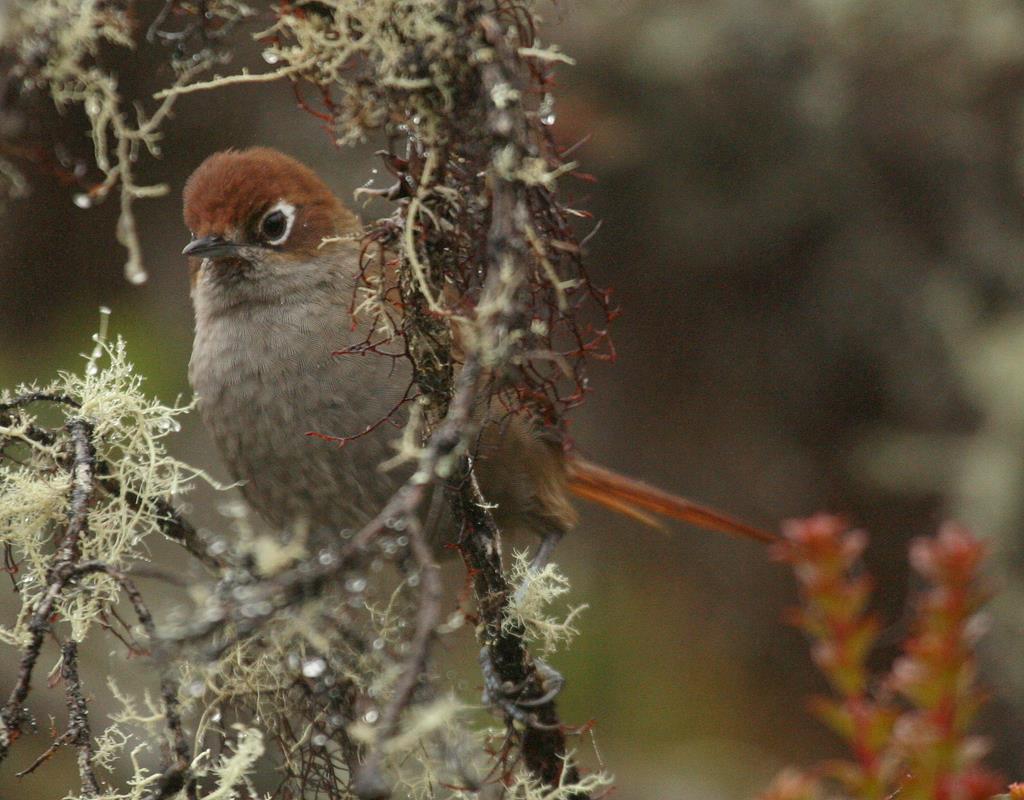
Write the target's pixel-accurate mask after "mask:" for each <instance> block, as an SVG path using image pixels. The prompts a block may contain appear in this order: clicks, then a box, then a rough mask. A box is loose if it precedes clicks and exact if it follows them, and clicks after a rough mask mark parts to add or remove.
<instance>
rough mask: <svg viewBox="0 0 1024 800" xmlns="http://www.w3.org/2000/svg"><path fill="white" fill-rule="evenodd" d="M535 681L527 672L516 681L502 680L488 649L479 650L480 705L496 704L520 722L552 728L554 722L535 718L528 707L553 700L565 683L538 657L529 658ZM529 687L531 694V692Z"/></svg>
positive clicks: (533, 707)
mask: <svg viewBox="0 0 1024 800" xmlns="http://www.w3.org/2000/svg"><path fill="white" fill-rule="evenodd" d="M533 664H534V667H535V670H536V676H537V678H538V681H537V682H535V681H534V680H532V678H533V676H532V675H531V676H527V677H526V678H524V679H523V680H522V681H520V682H519V683H513V682H512V681H503V680H502V679H501V676H500V675H499V674H498V669H497V667H495V665H494V660H493V659H492V658H491V651H490V649H489V648H487V647H484V648H482V649H481V650H480V669H481V671H482V672H483V676H484V691H483V696H482V698H481V699H482V701H483V703H484V705H487V706H492V707H497V708H500V709H501V710H502V711H503V712H504V713H505V714H506V715H507V716H508V717H510V718H511V719H514V720H515V721H516V722H519V723H521V724H523V725H526V726H528V727H531V728H537V729H540V730H552V729H554V728H557V727H558V725H548V724H545V723H543V722H541V721H540V720H539V719H538V718H537V714H536V713H535V712H534V711H533V710H532V709H536V708H539V707H540V706H543V705H547V704H548V703H550V702H551V701H552V700H554V699H555V698H556V697H557V696H558V693H559V692H561V691H562V688H563V687H564V686H565V678H564V677H563V676H562V673H560V672H559V671H558V670H556V669H555V668H554V667H552V666H550V665H549V664H547V663H546V662H544V661H541V659H539V658H535V659H534V660H533ZM531 690H532V692H533V696H531ZM537 692H539V694H537Z"/></svg>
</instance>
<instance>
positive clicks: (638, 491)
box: [568, 456, 778, 542]
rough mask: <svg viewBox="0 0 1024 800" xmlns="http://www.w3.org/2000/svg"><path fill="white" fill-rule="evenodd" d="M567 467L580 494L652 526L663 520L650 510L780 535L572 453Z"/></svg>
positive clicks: (739, 531) (719, 527)
mask: <svg viewBox="0 0 1024 800" xmlns="http://www.w3.org/2000/svg"><path fill="white" fill-rule="evenodd" d="M568 468H569V490H570V491H571V492H572V493H573V494H575V495H576V496H577V497H583V498H585V499H587V500H591V501H593V502H595V503H598V504H600V505H602V506H604V507H605V508H609V509H611V510H612V511H616V512H618V513H620V514H625V515H626V516H629V517H633V518H634V519H638V520H640V521H641V522H643V523H645V524H647V525H651V526H652V527H656V528H659V527H661V524H660V523H659V521H658V520H657V519H656V518H655V517H653V516H651V514H650V513H648V512H653V513H654V514H658V515H661V516H663V517H668V518H670V519H677V520H680V521H682V522H688V523H690V524H691V525H697V526H698V527H701V528H705V529H707V530H712V531H720V532H722V533H731V534H734V535H737V536H744V537H746V538H748V539H755V540H757V541H759V542H774V541H776V540H777V539H778V537H777V536H775V535H774V534H772V533H769V532H768V531H764V530H761V529H760V528H755V527H753V526H752V525H747V524H746V523H744V522H740V521H739V520H736V519H733V518H732V517H730V516H728V515H727V514H723V513H722V512H720V511H716V510H715V509H713V508H708V507H707V506H702V505H698V504H697V503H691V502H690V501H689V500H686V499H684V498H682V497H677V496H676V495H674V494H669V493H668V492H665V491H662V490H661V489H658V488H656V487H654V486H651V485H650V484H648V483H644V482H643V481H638V480H634V479H633V478H627V477H626V476H625V475H619V474H618V473H616V472H612V471H611V470H609V469H605V468H604V467H599V466H598V465H597V464H592V463H591V462H589V461H586V460H584V459H582V458H579V457H576V456H573V457H571V458H570V459H569V461H568Z"/></svg>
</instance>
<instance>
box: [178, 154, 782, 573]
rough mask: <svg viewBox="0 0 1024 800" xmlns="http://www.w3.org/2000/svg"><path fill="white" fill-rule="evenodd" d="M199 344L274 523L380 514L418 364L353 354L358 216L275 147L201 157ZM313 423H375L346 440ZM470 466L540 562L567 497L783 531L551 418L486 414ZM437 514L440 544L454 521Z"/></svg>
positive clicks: (208, 399) (192, 200)
mask: <svg viewBox="0 0 1024 800" xmlns="http://www.w3.org/2000/svg"><path fill="white" fill-rule="evenodd" d="M184 217H185V224H186V225H187V227H188V229H189V231H190V232H191V234H192V240H191V241H190V242H189V243H188V244H187V245H186V246H185V248H184V250H183V254H184V255H186V256H189V259H190V268H191V282H192V301H193V305H194V309H195V340H194V345H193V350H192V357H191V361H190V364H189V379H190V381H191V384H192V387H193V389H194V390H195V393H196V396H197V398H198V403H199V409H200V413H201V416H202V418H203V421H204V423H205V425H206V427H207V428H208V429H209V432H210V434H211V435H212V437H213V439H214V440H215V442H216V444H217V446H218V448H219V450H220V452H221V455H222V456H223V458H224V461H225V463H226V465H227V467H228V469H229V471H230V473H231V474H232V476H233V478H234V479H235V480H237V481H238V482H239V483H240V485H241V488H242V492H243V494H244V495H245V498H246V499H247V501H248V503H249V504H250V505H251V506H252V508H253V509H254V510H255V511H256V512H257V513H258V514H260V515H261V516H262V517H263V518H264V519H265V520H266V521H267V522H268V523H269V524H270V525H272V526H275V527H276V528H278V529H280V530H285V529H287V528H288V527H289V526H293V525H296V524H297V523H302V524H303V525H305V526H308V529H309V530H311V531H319V532H321V533H320V535H328V536H329V535H330V534H331V532H332V531H333V532H337V531H339V530H341V529H344V528H353V527H357V526H360V525H361V524H365V522H366V521H367V520H369V519H372V518H373V516H375V515H376V514H377V513H378V512H379V511H380V509H381V508H382V507H383V505H384V504H385V503H386V502H387V500H388V498H389V497H391V495H392V494H393V493H394V492H395V491H396V490H397V488H398V487H399V486H400V485H401V483H402V481H403V479H404V476H403V475H402V474H401V471H400V470H390V471H382V470H381V464H382V463H383V462H385V461H387V460H388V459H389V458H390V457H392V456H393V455H394V452H395V449H394V444H395V439H396V437H399V436H401V430H400V428H401V426H400V425H376V427H374V426H375V424H376V423H377V422H378V421H379V420H381V419H383V418H386V417H387V416H388V415H389V414H390V415H393V414H394V413H395V411H394V410H395V409H396V408H399V409H400V408H401V407H402V400H403V397H405V396H406V394H407V391H408V387H409V385H410V374H411V373H410V369H411V367H409V366H403V365H402V363H401V362H397V363H396V361H395V360H394V359H389V358H383V357H378V358H374V357H367V356H366V355H365V354H362V355H360V354H355V353H348V354H345V353H346V350H345V349H346V346H347V345H350V344H352V343H354V342H357V341H359V340H361V339H365V337H366V333H365V330H362V329H361V323H360V321H359V320H358V319H354V318H353V314H354V312H353V307H354V306H353V291H354V287H355V286H356V284H357V281H358V279H359V277H360V246H359V240H360V238H361V232H362V225H361V223H360V221H359V219H358V217H357V216H356V215H355V214H354V213H353V212H352V211H351V210H349V209H348V208H347V207H346V206H345V204H344V203H342V202H341V201H340V200H339V199H338V198H337V197H336V196H335V195H334V193H333V192H332V191H331V189H330V188H329V187H328V186H327V185H326V184H325V183H324V181H322V180H321V179H320V178H319V177H318V176H317V174H316V173H315V172H314V171H312V170H311V169H309V168H308V167H306V166H304V165H303V164H300V163H299V162H298V161H296V160H294V159H293V158H290V157H289V156H286V155H284V154H282V153H279V152H277V151H275V150H271V149H266V148H252V149H248V150H240V151H237V150H231V151H225V152H220V153H216V154H214V155H212V156H210V157H209V158H207V159H206V160H205V161H204V162H203V163H202V164H201V165H200V166H199V167H198V168H197V169H196V170H195V172H194V173H193V174H192V175H191V177H190V178H189V179H188V182H187V184H186V186H185V190H184ZM310 431H369V432H368V433H367V435H365V436H362V437H360V438H358V440H355V441H351V442H350V443H348V444H347V445H346V446H344V447H339V446H336V445H332V444H330V443H327V442H324V441H321V440H318V439H316V438H311V437H310V436H308V435H307V434H308V433H309V432H310ZM477 439H478V441H479V444H478V445H477V449H476V451H475V452H474V454H473V455H474V472H475V474H476V477H477V479H478V482H479V485H480V489H481V492H482V494H483V497H484V498H485V499H486V500H487V502H488V503H489V504H492V505H493V514H494V519H495V522H496V524H497V525H498V528H499V530H501V531H502V532H503V533H506V532H508V533H518V532H527V533H532V534H533V535H535V536H537V537H539V539H540V541H541V544H540V546H539V548H538V550H537V552H536V555H535V556H534V559H533V563H534V565H535V566H540V565H543V564H544V563H546V562H547V560H548V559H549V558H550V555H551V551H552V548H553V547H554V545H555V544H556V543H557V541H558V540H559V538H560V537H561V536H562V535H563V534H564V533H565V532H566V531H567V530H569V529H570V528H571V527H572V526H573V525H574V523H575V522H576V519H577V513H576V510H575V508H574V506H573V504H572V501H571V498H572V496H576V497H579V498H583V499H585V500H589V501H592V502H595V503H598V504H600V505H602V506H604V507H606V508H608V509H611V510H613V511H616V512H619V513H623V514H627V515H630V516H632V517H634V518H636V519H640V520H642V521H644V522H647V523H650V524H657V523H655V522H654V520H655V516H654V515H658V516H663V517H668V518H671V519H675V520H680V521H682V522H686V523H691V524H693V525H696V526H699V527H702V528H706V529H710V530H716V531H722V532H726V533H731V534H737V535H740V536H744V537H748V538H751V539H754V540H758V541H762V542H770V541H773V540H774V539H775V536H774V535H772V534H771V533H768V532H766V531H762V530H759V529H758V528H755V527H753V526H750V525H747V524H745V523H743V522H740V521H738V520H736V519H733V518H732V517H730V516H728V515H726V514H723V513H721V512H719V511H716V510H714V509H712V508H708V507H705V506H701V505H698V504H696V503H693V502H690V501H689V500H685V499H683V498H681V497H678V496H676V495H673V494H670V493H668V492H665V491H662V490H660V489H657V488H655V487H653V486H650V485H648V484H646V483H643V482H641V481H638V480H633V479H631V478H627V477H624V476H622V475H619V474H617V473H615V472H613V471H611V470H609V469H606V468H604V467H601V466H598V465H596V464H593V463H591V462H589V461H587V460H586V459H584V458H583V457H582V456H580V455H579V454H578V453H575V452H573V451H572V449H571V448H568V449H567V448H566V447H564V446H563V443H562V442H561V441H560V439H559V437H558V436H554V435H552V432H551V431H550V430H547V429H546V427H545V425H544V424H542V423H540V422H538V421H536V420H532V419H524V418H523V416H522V415H515V416H512V417H511V418H509V419H506V420H504V421H503V422H501V423H493V424H486V423H483V424H482V431H481V434H480V435H479V436H478V437H477ZM448 523H449V524H445V520H441V521H440V522H438V523H437V524H436V525H435V527H436V528H437V531H436V532H435V533H433V534H432V535H433V537H434V540H435V541H436V542H438V543H441V542H443V541H444V540H445V538H446V537H447V538H449V539H450V538H452V537H453V536H454V532H453V531H452V530H451V528H452V527H453V526H452V525H451V524H450V520H448Z"/></svg>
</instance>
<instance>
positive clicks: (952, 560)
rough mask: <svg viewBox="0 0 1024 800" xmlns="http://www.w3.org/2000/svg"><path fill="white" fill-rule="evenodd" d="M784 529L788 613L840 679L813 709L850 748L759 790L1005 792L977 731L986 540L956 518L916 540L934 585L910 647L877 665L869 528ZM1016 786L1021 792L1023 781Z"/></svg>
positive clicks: (902, 794) (916, 605)
mask: <svg viewBox="0 0 1024 800" xmlns="http://www.w3.org/2000/svg"><path fill="white" fill-rule="evenodd" d="M783 533H784V539H783V540H782V541H781V542H780V543H779V544H778V545H777V547H776V550H775V556H776V558H777V559H778V560H780V561H783V562H785V563H788V564H790V565H791V566H792V567H793V571H794V574H795V575H796V578H797V582H798V584H799V593H800V601H801V603H800V607H799V608H798V609H796V610H795V611H794V612H793V613H792V621H793V622H794V624H796V625H797V626H798V627H800V628H801V629H802V630H803V631H804V632H805V633H806V634H807V635H808V636H809V637H810V639H811V642H812V645H811V654H812V657H813V659H814V663H815V664H816V665H817V667H818V668H819V669H820V670H821V671H822V673H823V674H824V675H825V677H826V678H827V679H828V683H829V685H830V687H831V689H832V695H831V696H829V697H817V698H815V699H814V700H813V701H812V709H813V711H814V712H815V714H816V715H817V716H818V717H819V718H821V719H822V721H824V722H825V724H827V725H828V726H829V727H830V728H831V729H832V730H833V731H834V732H835V733H836V734H838V735H839V736H840V738H841V739H842V740H843V741H844V742H845V743H846V745H847V746H848V748H849V751H850V755H849V757H848V758H845V759H839V760H831V761H826V762H824V763H822V764H819V765H818V766H816V767H815V768H813V769H810V770H805V771H801V770H795V769H792V768H788V769H786V770H784V771H783V772H782V773H780V774H779V775H778V776H777V777H776V778H775V780H774V781H773V782H772V785H771V786H770V787H769V788H768V790H767V791H765V792H764V793H763V794H762V795H761V800H811V799H812V798H817V797H821V796H823V794H824V793H825V790H826V787H827V786H828V787H830V788H832V787H836V788H838V789H839V790H840V791H841V795H842V796H846V797H850V798H858V799H859V800H888V798H894V797H899V798H900V800H986V799H987V798H991V797H993V796H995V795H996V794H997V793H998V792H1000V791H1003V790H1004V789H1005V787H1006V783H1005V782H1004V781H1003V780H1002V778H1000V777H999V776H998V775H995V774H994V773H992V772H990V771H989V770H987V769H986V768H985V767H984V766H983V765H982V764H981V759H982V757H983V756H984V754H985V751H986V745H985V742H984V740H982V739H980V738H979V737H976V736H973V735H971V734H970V733H969V728H970V725H971V722H972V720H973V718H974V717H975V715H976V713H977V711H978V709H979V707H980V706H981V704H982V702H983V700H984V696H983V694H982V692H981V691H980V689H979V688H978V687H977V683H976V673H977V663H976V661H977V659H976V655H975V645H976V644H977V641H978V638H979V636H980V634H981V632H982V628H983V617H982V616H981V614H980V610H981V608H982V606H983V605H984V603H985V601H986V600H987V599H988V593H987V591H986V589H985V585H984V581H983V580H982V577H981V568H982V565H983V561H984V555H985V546H984V544H983V543H982V542H980V541H979V540H978V539H976V538H975V537H974V536H973V535H972V534H971V533H970V531H968V530H967V529H966V528H964V527H962V526H960V525H956V524H953V523H947V524H945V525H944V526H943V527H942V528H941V530H940V531H939V533H938V535H937V536H935V537H931V538H921V539H917V540H915V541H914V542H913V543H912V544H911V546H910V564H911V566H912V567H913V569H914V571H915V572H916V573H917V574H918V575H919V576H920V577H921V578H922V579H923V580H924V582H925V584H926V588H924V589H923V590H921V591H919V592H918V593H917V594H916V595H915V596H914V598H913V599H912V604H913V621H912V623H911V628H910V634H909V636H908V638H907V639H906V640H905V641H904V642H903V645H902V650H903V652H902V654H901V655H900V656H899V657H898V658H897V659H896V661H895V663H894V664H893V666H892V668H891V670H890V671H889V672H888V673H885V674H881V675H875V674H872V672H871V671H870V670H869V669H868V666H867V660H868V656H869V654H870V652H871V649H872V647H873V645H874V644H875V643H876V640H877V638H878V634H879V631H880V629H881V624H880V621H879V619H878V618H877V616H875V615H873V614H871V613H870V612H868V610H867V606H868V602H869V600H870V597H871V589H872V581H871V578H870V576H869V575H867V574H866V573H865V572H864V569H863V566H862V564H861V555H862V554H863V552H864V549H865V547H866V546H867V541H868V537H867V534H866V533H864V532H863V531H857V530H849V529H848V528H847V526H846V524H845V523H844V522H843V520H842V519H840V518H838V517H834V516H827V515H819V516H816V517H811V518H809V519H806V520H796V521H791V522H788V523H787V524H786V525H785V526H784V528H783ZM830 796H832V794H830ZM1008 796H1009V797H1013V798H1017V797H1024V791H1022V787H1021V785H1019V784H1015V785H1014V786H1013V787H1011V789H1010V795H1008Z"/></svg>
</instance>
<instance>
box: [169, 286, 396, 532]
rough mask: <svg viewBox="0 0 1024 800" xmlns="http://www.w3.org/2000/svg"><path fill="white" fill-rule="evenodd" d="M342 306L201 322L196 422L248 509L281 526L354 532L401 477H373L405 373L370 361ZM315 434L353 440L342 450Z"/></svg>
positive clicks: (387, 451)
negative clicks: (354, 348) (357, 347)
mask: <svg viewBox="0 0 1024 800" xmlns="http://www.w3.org/2000/svg"><path fill="white" fill-rule="evenodd" d="M362 338H365V333H362V332H360V331H351V330H350V326H349V325H348V316H347V308H344V307H341V306H339V307H327V308H324V307H322V306H311V307H308V308H282V307H268V308H265V309H260V310H258V313H256V312H253V311H252V310H246V311H244V312H240V313H236V314H232V315H227V314H222V315H219V316H218V317H215V318H208V319H203V318H202V317H199V318H198V319H197V325H196V338H195V344H194V348H193V353H192V360H191V362H190V365H189V376H190V379H191V382H192V386H193V389H194V390H195V392H196V394H197V396H198V398H199V407H200V411H201V414H202V417H203V420H204V422H205V424H206V426H207V427H208V429H209V430H210V432H211V434H212V435H213V438H214V440H215V441H216V443H217V445H218V447H219V449H220V451H221V454H222V456H223V457H224V460H225V462H226V463H227V466H228V468H229V470H230V471H231V472H232V474H233V477H234V478H235V479H236V480H238V481H242V482H243V488H242V491H243V492H244V493H245V495H246V498H247V499H248V500H249V502H250V503H251V504H252V505H253V507H254V508H255V509H256V510H257V511H258V512H259V513H260V514H261V515H262V516H263V517H265V518H266V519H267V520H268V521H269V522H271V524H273V525H275V526H278V527H286V526H291V525H294V524H296V523H300V522H301V523H308V524H309V525H311V526H312V527H313V528H329V529H332V530H333V529H337V528H345V527H356V526H358V525H360V524H362V523H364V522H365V521H366V520H367V519H369V518H370V517H371V516H372V515H373V514H375V513H376V512H377V511H378V510H379V509H380V507H381V505H382V504H383V503H384V502H385V501H386V499H387V498H388V497H389V496H390V494H391V492H392V491H393V490H394V488H395V486H396V485H397V482H398V481H399V480H400V479H401V478H402V477H403V476H402V475H395V474H391V473H384V472H382V471H381V470H380V464H381V463H382V462H383V461H385V460H386V459H388V458H389V457H390V456H392V455H394V449H393V447H392V446H391V442H392V440H393V439H394V438H395V435H396V433H397V431H398V428H397V427H396V426H395V425H392V424H389V419H390V420H391V421H393V422H395V423H397V424H399V425H400V424H401V423H402V421H404V418H405V413H406V411H405V408H404V407H403V406H402V404H401V399H402V397H403V396H404V394H405V390H406V389H407V387H408V386H409V380H410V379H409V371H408V369H407V368H404V367H403V364H402V363H401V362H393V361H392V360H391V359H389V358H387V357H385V356H380V355H375V354H372V353H368V354H365V355H356V354H349V355H333V353H334V352H335V351H338V350H342V349H344V348H345V347H346V346H347V345H350V344H354V343H356V342H355V340H356V339H362ZM315 434H323V435H326V436H334V437H357V438H354V439H351V440H350V441H349V442H348V443H346V444H344V445H343V446H341V445H339V444H338V443H334V442H330V441H324V440H323V439H322V438H319V437H317V436H316V435H315Z"/></svg>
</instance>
